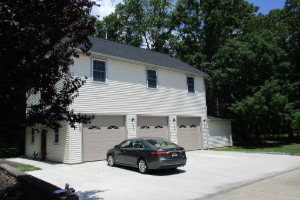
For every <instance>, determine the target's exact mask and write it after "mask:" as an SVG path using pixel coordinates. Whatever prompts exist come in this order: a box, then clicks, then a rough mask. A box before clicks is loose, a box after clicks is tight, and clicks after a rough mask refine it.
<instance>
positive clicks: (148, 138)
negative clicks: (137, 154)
mask: <svg viewBox="0 0 300 200" xmlns="http://www.w3.org/2000/svg"><path fill="white" fill-rule="evenodd" d="M138 139H142V140H150V139H163V140H167V139H164V138H161V137H136V138H131V139H130V140H138Z"/></svg>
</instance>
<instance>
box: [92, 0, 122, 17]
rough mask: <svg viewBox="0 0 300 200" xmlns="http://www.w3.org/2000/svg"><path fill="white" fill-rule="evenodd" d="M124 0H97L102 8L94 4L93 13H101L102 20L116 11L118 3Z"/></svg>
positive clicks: (94, 14)
mask: <svg viewBox="0 0 300 200" xmlns="http://www.w3.org/2000/svg"><path fill="white" fill-rule="evenodd" d="M120 2H122V0H100V1H99V0H97V1H96V3H97V4H100V5H101V6H100V8H99V7H98V6H94V7H93V9H92V12H91V15H93V16H96V15H100V17H99V18H98V19H100V20H102V19H103V17H105V16H107V15H109V14H110V13H112V12H114V11H115V8H116V5H117V4H118V3H120Z"/></svg>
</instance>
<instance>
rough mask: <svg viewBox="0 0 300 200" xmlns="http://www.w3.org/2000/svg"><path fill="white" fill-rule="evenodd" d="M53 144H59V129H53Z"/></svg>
mask: <svg viewBox="0 0 300 200" xmlns="http://www.w3.org/2000/svg"><path fill="white" fill-rule="evenodd" d="M53 143H54V144H58V143H59V129H58V128H55V129H53Z"/></svg>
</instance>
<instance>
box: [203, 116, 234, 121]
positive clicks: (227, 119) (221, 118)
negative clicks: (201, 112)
mask: <svg viewBox="0 0 300 200" xmlns="http://www.w3.org/2000/svg"><path fill="white" fill-rule="evenodd" d="M207 118H208V119H209V120H219V121H221V120H222V121H235V119H229V118H225V117H216V116H207Z"/></svg>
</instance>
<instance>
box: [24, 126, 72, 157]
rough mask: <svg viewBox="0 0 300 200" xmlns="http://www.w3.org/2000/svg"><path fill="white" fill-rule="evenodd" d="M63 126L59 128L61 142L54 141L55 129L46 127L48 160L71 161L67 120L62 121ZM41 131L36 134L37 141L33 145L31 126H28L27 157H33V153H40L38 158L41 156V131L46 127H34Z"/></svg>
mask: <svg viewBox="0 0 300 200" xmlns="http://www.w3.org/2000/svg"><path fill="white" fill-rule="evenodd" d="M60 124H61V128H60V129H59V144H54V143H53V137H54V131H53V129H46V130H47V136H46V143H47V144H46V152H47V156H46V160H51V161H56V162H64V163H70V162H69V142H68V139H69V125H68V123H67V122H66V121H62V122H61V123H60ZM34 129H37V130H38V131H39V132H38V133H37V131H35V132H36V134H35V138H34V140H35V142H34V144H33V145H31V128H26V138H25V141H26V145H25V155H26V157H30V158H33V153H34V152H35V153H38V158H41V157H40V155H41V131H42V130H43V129H45V126H41V125H37V126H35V127H34Z"/></svg>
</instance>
